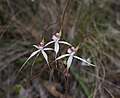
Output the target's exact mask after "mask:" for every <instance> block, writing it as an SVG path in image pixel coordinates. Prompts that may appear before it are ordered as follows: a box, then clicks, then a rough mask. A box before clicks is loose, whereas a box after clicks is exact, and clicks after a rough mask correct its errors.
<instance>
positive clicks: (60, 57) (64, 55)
mask: <svg viewBox="0 0 120 98" xmlns="http://www.w3.org/2000/svg"><path fill="white" fill-rule="evenodd" d="M69 55H70V54H63V55H61V56H59V57H58V58H56V60H59V59H62V58H64V57H67V56H69Z"/></svg>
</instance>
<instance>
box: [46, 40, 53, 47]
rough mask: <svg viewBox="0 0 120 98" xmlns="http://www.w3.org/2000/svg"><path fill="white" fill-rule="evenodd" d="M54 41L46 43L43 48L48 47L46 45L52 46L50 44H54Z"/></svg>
mask: <svg viewBox="0 0 120 98" xmlns="http://www.w3.org/2000/svg"><path fill="white" fill-rule="evenodd" d="M54 42H55V41H50V42H48V43H47V44H46V45H45V47H46V46H48V45H50V44H52V43H54Z"/></svg>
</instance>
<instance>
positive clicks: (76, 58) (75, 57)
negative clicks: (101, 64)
mask: <svg viewBox="0 0 120 98" xmlns="http://www.w3.org/2000/svg"><path fill="white" fill-rule="evenodd" d="M74 57H75V58H76V59H78V60H80V61H82V62H85V63H87V64H88V65H91V66H95V65H93V64H91V63H90V62H88V61H86V60H84V59H82V58H80V57H78V56H74Z"/></svg>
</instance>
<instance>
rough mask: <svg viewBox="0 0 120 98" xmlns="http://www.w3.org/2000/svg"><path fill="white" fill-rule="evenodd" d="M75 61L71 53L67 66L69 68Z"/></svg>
mask: <svg viewBox="0 0 120 98" xmlns="http://www.w3.org/2000/svg"><path fill="white" fill-rule="evenodd" d="M72 61H73V55H70V56H69V58H68V60H67V68H68V69H69V68H70V66H71V64H72Z"/></svg>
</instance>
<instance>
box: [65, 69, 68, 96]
mask: <svg viewBox="0 0 120 98" xmlns="http://www.w3.org/2000/svg"><path fill="white" fill-rule="evenodd" d="M67 96H68V71H67V76H66V80H65V98H67Z"/></svg>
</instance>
